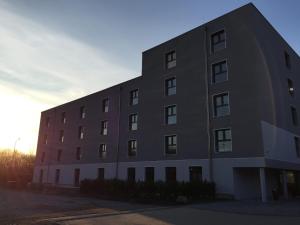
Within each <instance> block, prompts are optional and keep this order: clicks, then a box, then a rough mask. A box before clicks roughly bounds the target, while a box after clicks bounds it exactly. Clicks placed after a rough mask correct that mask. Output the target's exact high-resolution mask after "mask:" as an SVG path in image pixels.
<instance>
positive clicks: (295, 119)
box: [291, 106, 298, 126]
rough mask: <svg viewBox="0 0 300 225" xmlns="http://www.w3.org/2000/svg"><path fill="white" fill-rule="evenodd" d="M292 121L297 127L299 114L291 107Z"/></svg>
mask: <svg viewBox="0 0 300 225" xmlns="http://www.w3.org/2000/svg"><path fill="white" fill-rule="evenodd" d="M291 113H292V121H293V124H294V125H295V126H297V125H298V114H297V110H296V108H295V107H293V106H291Z"/></svg>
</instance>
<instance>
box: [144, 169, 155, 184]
mask: <svg viewBox="0 0 300 225" xmlns="http://www.w3.org/2000/svg"><path fill="white" fill-rule="evenodd" d="M145 181H146V182H154V167H146V168H145Z"/></svg>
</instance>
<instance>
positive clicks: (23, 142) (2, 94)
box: [0, 85, 48, 154]
mask: <svg viewBox="0 0 300 225" xmlns="http://www.w3.org/2000/svg"><path fill="white" fill-rule="evenodd" d="M0 102H1V106H2V107H1V108H2V109H1V116H0V124H1V129H0V137H1V138H0V148H1V149H12V150H13V149H14V148H15V149H16V150H18V151H20V152H23V153H28V154H29V153H30V154H35V150H36V143H37V136H38V127H39V118H40V112H41V111H42V109H45V108H47V107H48V106H47V105H43V104H41V103H38V102H35V101H34V100H32V99H30V98H29V97H26V96H25V95H20V94H19V93H18V92H15V91H13V90H10V89H8V88H6V87H5V86H3V85H0Z"/></svg>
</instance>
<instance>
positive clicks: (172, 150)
mask: <svg viewBox="0 0 300 225" xmlns="http://www.w3.org/2000/svg"><path fill="white" fill-rule="evenodd" d="M165 153H166V154H167V155H170V154H176V153H177V136H176V135H170V136H166V137H165Z"/></svg>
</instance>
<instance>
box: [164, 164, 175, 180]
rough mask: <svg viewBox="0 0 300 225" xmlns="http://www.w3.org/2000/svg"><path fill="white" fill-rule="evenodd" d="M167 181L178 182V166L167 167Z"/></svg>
mask: <svg viewBox="0 0 300 225" xmlns="http://www.w3.org/2000/svg"><path fill="white" fill-rule="evenodd" d="M166 182H167V183H174V182H176V167H166Z"/></svg>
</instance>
